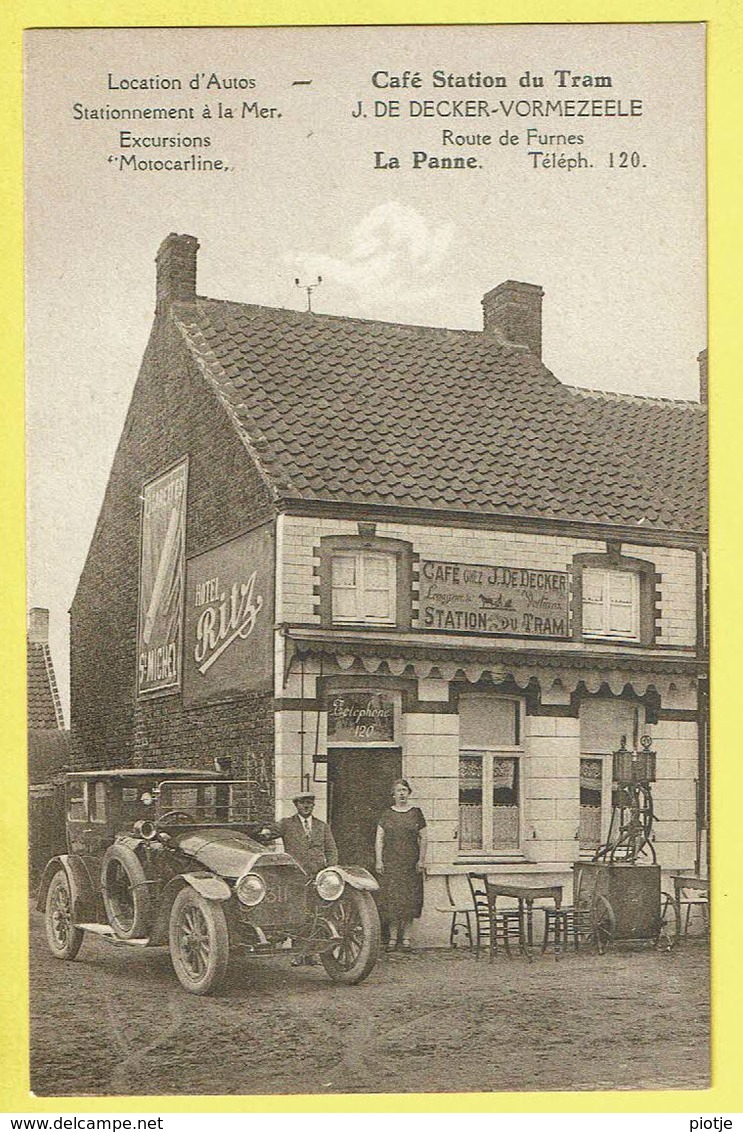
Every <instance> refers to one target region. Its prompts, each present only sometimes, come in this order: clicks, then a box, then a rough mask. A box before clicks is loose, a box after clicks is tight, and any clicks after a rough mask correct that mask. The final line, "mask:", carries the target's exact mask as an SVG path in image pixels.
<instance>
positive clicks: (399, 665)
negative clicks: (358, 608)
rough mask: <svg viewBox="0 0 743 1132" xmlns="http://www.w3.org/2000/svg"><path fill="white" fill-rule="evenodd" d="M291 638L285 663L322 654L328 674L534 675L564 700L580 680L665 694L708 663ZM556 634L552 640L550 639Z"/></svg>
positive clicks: (389, 638)
mask: <svg viewBox="0 0 743 1132" xmlns="http://www.w3.org/2000/svg"><path fill="white" fill-rule="evenodd" d="M284 636H285V638H286V649H287V653H286V671H287V672H288V671H290V670H291V669H292V668H295V666H296V664H297V663H298V662H301V661H302V660H306V659H308V658H310V657H315V658H321V659H322V662H323V670H324V673H325V674H326V675H330V674H332V673H333V672H335V673H356V674H359V673H366V674H367V675H369V676H383V675H391V676H414V677H416V678H417V679H431V678H434V679H441V680H445V681H447V682H449V681H452V680H466V681H467V682H468V683H471V684H476V683H479V682H480V681H482V680H488V681H490V682H492V683H494V684H499V683H503V682H504V681H507V680H508V681H510V682H513V683H515V684H516V686H517V687H519V688H521V689H524V690H525V689H526V688H527V687H528V685H529V684H530V683H532V681H537V682H538V684H539V687H540V689H541V693H542V699H543V700H546V701H547V702H549V701H550V700H552V701H553V702H560V700H561V699H562V698H563V697H569V696H570V695H571V694H572V693H573V692H574V691H575V690H576V689H577V688H578V686H579V685H582V686H583V687H584V688H585V689H586V691H588V692H589V693H594V692H598V691H599V690H600V689H601V688H602V687H604V686H606V687H608V688H609V689H610V690H611V692H612V693H613V694H614V695H620V694H621V693H622V692H623V691H624V690H625V689H626V688H627V686H628V685H629V687H630V688H631V690H632V691H633V692H634V693H635V695H637V696H644V695H645V694H646V693H647V692H648V690H649V689H651V688H653V689H655V691H657V692H658V693H659V695H660V696H661V697H662V698H663V699H665V698H666V696H667V695H668V693H669V692H673V691H674V690H677V691H689V690H691V689H693V688H694V687H695V685H696V679H697V677H698V676H699V675H700V674H701V673H702V672H703V671H704V669H703V666H702V664H701V662H699V661H698V660H696V658H693V657H690V656H688V655H684V654H681V655H678V654H677V655H669V653H668V652H665V651H664V652H662V653H660V654H659V650H649V651H648V652H643V653H642V654H639V653H638V652H637V651H636V650H635V651H634V652H632V653H629V652H624V653H623V652H621V651H620V650H618V649H616V648H608V649H606V650H605V651H602V650H601V649H600V648H595V647H591V648H590V650H587V649H584V648H582V647H581V646H580V645H578V647H575V646H574V643H573V642H562V644H563V647H562V648H559V649H558V648H554V647H549V648H538V647H535V646H534V645H532V644H531V643H530V644H527V645H523V644H522V645H521V647H519V646H518V645H516V646H514V645H513V644H511V643H509V644H507V645H503V644H501V642H500V641H499V642H498V643H497V644H494V643H493V641H492V640H487V641H484V642H482V641H475V639H473V638H459V637H454V638H443V639H441V635H436V636H435V635H434V634H431V635H430V636H429V635H426V638H425V639H423V640H421V637H420V634H413V633H400V634H388V633H385V634H384V635H382V634H374V633H367V632H364V631H360V632H358V633H338V632H336V631H331V630H322V629H319V628H318V629H314V628H313V629H310V628H307V629H305V628H301V629H297V628H291V629H286V630H285V631H284ZM552 644H553V643H552V642H549V645H550V646H552Z"/></svg>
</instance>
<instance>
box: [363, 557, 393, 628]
mask: <svg viewBox="0 0 743 1132" xmlns="http://www.w3.org/2000/svg"><path fill="white" fill-rule="evenodd" d="M363 574H364V611H365V615H366V617H368V618H369V619H371V620H374V621H385V622H393V621H394V620H395V609H394V601H395V585H394V576H395V560H394V558H393V557H392V556H391V555H389V554H365V555H364V562H363Z"/></svg>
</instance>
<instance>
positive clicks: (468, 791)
mask: <svg viewBox="0 0 743 1132" xmlns="http://www.w3.org/2000/svg"><path fill="white" fill-rule="evenodd" d="M519 795H520V783H519V759H518V758H517V757H515V756H512V755H494V754H493V753H492V752H490V751H466V752H465V751H463V752H462V753H461V754H460V756H459V848H460V849H461V850H465V851H466V850H473V849H476V850H481V849H518V847H519V827H520V815H519V810H520V805H519Z"/></svg>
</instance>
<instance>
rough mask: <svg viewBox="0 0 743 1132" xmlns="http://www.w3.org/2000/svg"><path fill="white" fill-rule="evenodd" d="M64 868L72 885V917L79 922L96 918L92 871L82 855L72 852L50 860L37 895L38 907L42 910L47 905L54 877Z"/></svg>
mask: <svg viewBox="0 0 743 1132" xmlns="http://www.w3.org/2000/svg"><path fill="white" fill-rule="evenodd" d="M60 867H61V868H63V869H64V871H65V874H66V876H67V881H68V883H69V886H70V898H71V900H72V918H73V920H75V921H77V922H78V923H79V922H85V921H86V920H95V915H96V889H95V885H94V884H93V881H92V879H91V875H90V872H89V870H88V868H87V866H86V864H85V861H84V859H83V858H82V857H78V856H75V855H73V854H70V853H62V854H60V856H59V857H52V859H51V861H49V862H48V864H47V865H46V868H45V869H44V873H43V875H42V877H41V883H40V884H39V891H38V895H37V897H36V907H37V908H38V909H39V911H40V912H43V911H44V908H45V906H46V894H47V892H48V891H49V885H50V884H51V880H52V877H53V876H54V874H55V873H56V872H58V871H59V869H60Z"/></svg>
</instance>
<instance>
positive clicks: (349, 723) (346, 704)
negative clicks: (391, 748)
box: [328, 692, 395, 743]
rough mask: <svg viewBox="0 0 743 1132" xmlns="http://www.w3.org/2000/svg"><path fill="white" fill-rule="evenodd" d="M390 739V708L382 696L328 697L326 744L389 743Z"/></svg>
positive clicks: (392, 733) (392, 735) (346, 694)
mask: <svg viewBox="0 0 743 1132" xmlns="http://www.w3.org/2000/svg"><path fill="white" fill-rule="evenodd" d="M394 738H395V714H394V705H393V702H392V700H391V699H390V697H389V696H386V695H385V694H384V693H383V692H343V693H339V694H338V695H334V696H330V697H329V699H328V742H329V743H391V742H392V740H393V739H394Z"/></svg>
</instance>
